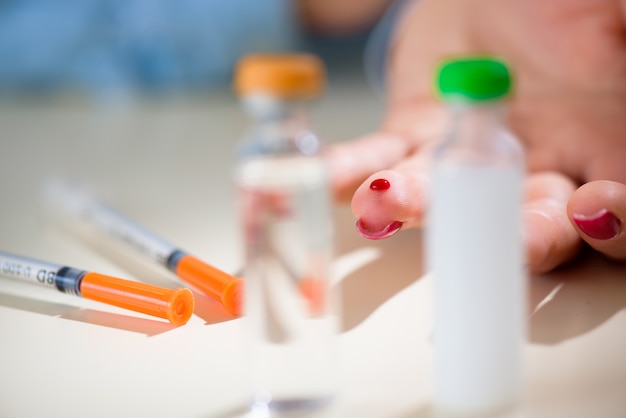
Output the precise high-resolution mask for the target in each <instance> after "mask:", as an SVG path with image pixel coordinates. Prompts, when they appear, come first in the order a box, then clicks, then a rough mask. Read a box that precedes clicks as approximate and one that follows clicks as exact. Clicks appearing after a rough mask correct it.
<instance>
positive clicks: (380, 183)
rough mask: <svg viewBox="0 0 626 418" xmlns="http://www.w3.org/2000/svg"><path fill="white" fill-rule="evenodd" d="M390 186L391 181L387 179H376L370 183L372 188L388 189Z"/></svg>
mask: <svg viewBox="0 0 626 418" xmlns="http://www.w3.org/2000/svg"><path fill="white" fill-rule="evenodd" d="M390 187H391V183H389V181H388V180H386V179H376V180H374V181H373V182H371V183H370V189H371V190H387V189H388V188H390Z"/></svg>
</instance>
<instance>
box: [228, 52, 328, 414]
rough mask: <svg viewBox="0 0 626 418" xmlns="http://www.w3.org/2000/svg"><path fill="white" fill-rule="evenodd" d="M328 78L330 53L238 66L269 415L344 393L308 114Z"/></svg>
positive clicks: (246, 207) (316, 147)
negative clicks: (339, 384) (339, 387)
mask: <svg viewBox="0 0 626 418" xmlns="http://www.w3.org/2000/svg"><path fill="white" fill-rule="evenodd" d="M324 81H325V80H324V68H323V65H322V63H321V61H320V60H319V59H317V58H316V57H313V56H310V55H304V54H289V55H252V56H248V57H245V58H244V59H243V60H241V61H240V63H239V65H238V67H237V71H236V77H235V88H236V90H237V92H238V94H239V96H240V97H241V100H242V102H243V105H244V107H245V109H246V110H247V111H248V113H249V114H250V115H251V116H252V118H253V119H254V121H255V125H254V127H253V129H252V131H251V132H250V134H249V135H248V136H247V138H246V139H245V141H244V142H243V145H242V147H241V149H240V155H239V166H238V169H237V174H236V180H237V187H238V192H239V199H240V204H241V211H242V214H241V216H242V229H243V234H244V241H245V273H244V277H245V278H246V296H245V298H244V300H245V304H244V306H245V314H246V316H247V317H248V321H249V322H250V324H251V333H252V336H251V338H252V350H253V361H252V365H253V367H252V374H253V390H254V399H253V402H252V409H253V412H259V413H261V415H262V416H281V414H283V415H288V414H291V413H294V412H297V413H298V414H299V415H298V416H301V415H300V414H301V413H303V412H304V413H306V412H307V411H311V412H312V413H313V412H314V411H318V410H319V408H320V407H322V406H326V405H328V404H329V403H330V400H331V399H332V398H333V394H334V392H335V389H334V383H335V382H336V380H337V379H336V375H335V374H336V364H335V361H334V350H333V344H334V339H335V336H336V333H337V327H338V320H337V316H336V312H337V311H336V309H335V306H334V303H333V301H332V300H331V292H330V262H331V258H332V255H333V224H332V215H331V195H330V187H329V174H328V170H327V168H326V166H325V162H324V160H323V159H322V157H321V143H320V140H319V138H318V137H317V136H316V135H315V134H314V133H313V132H312V131H311V130H310V128H309V125H308V121H307V119H306V114H307V109H306V104H307V102H310V101H311V100H312V99H313V98H314V97H315V96H317V95H319V94H320V93H321V90H322V88H323V84H324ZM305 416H306V415H305Z"/></svg>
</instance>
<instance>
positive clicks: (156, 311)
mask: <svg viewBox="0 0 626 418" xmlns="http://www.w3.org/2000/svg"><path fill="white" fill-rule="evenodd" d="M80 293H81V296H82V297H84V298H86V299H91V300H97V301H99V302H104V303H108V304H109V305H114V306H119V307H120V308H124V309H129V310H131V311H135V312H141V313H145V314H148V315H153V316H157V317H159V318H164V319H167V320H168V321H170V323H172V325H175V326H179V325H184V324H186V323H187V321H189V318H191V314H192V313H193V308H194V299H193V294H192V293H191V290H189V289H184V288H181V289H176V290H172V289H167V288H164V287H160V286H154V285H150V284H147V283H140V282H134V281H131V280H125V279H119V278H117V277H111V276H105V275H103V274H98V273H93V272H89V273H87V274H86V275H85V276H84V277H83V279H82V281H81V283H80Z"/></svg>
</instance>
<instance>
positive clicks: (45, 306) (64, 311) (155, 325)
mask: <svg viewBox="0 0 626 418" xmlns="http://www.w3.org/2000/svg"><path fill="white" fill-rule="evenodd" d="M0 305H2V306H5V307H8V308H13V309H19V310H22V311H27V312H32V313H37V314H41V315H48V316H52V317H59V318H63V319H69V320H72V321H78V322H84V323H88V324H93V325H100V326H103V327H108V328H115V329H119V330H123V331H130V332H135V333H138V334H145V335H147V336H148V337H152V336H155V335H158V334H162V333H164V332H168V331H171V330H173V329H175V328H176V327H175V326H173V325H171V324H170V323H169V322H167V321H165V320H157V319H149V318H138V317H134V316H130V315H121V314H116V313H111V312H105V311H98V310H95V309H88V308H80V307H77V306H72V305H66V304H63V303H57V302H49V301H44V300H39V299H35V298H28V297H23V296H19V295H13V294H8V293H0Z"/></svg>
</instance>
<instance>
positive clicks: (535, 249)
mask: <svg viewBox="0 0 626 418" xmlns="http://www.w3.org/2000/svg"><path fill="white" fill-rule="evenodd" d="M524 230H525V236H524V239H525V245H526V262H527V265H528V269H529V271H530V273H531V274H542V273H546V272H548V271H550V270H553V269H555V268H556V267H558V266H559V265H561V264H564V263H566V262H568V261H570V260H572V259H573V258H574V257H575V256H576V255H577V254H578V252H579V251H580V247H581V241H580V239H579V238H578V236H577V234H576V231H575V230H574V228H572V227H571V225H569V222H568V221H567V217H566V215H565V211H564V210H563V211H562V215H561V216H559V214H558V209H557V208H554V207H553V208H550V207H545V206H544V207H541V204H539V205H537V204H531V205H530V206H527V207H526V208H525V210H524Z"/></svg>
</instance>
